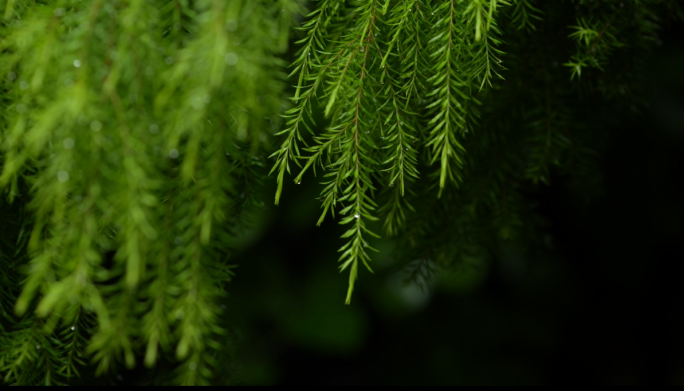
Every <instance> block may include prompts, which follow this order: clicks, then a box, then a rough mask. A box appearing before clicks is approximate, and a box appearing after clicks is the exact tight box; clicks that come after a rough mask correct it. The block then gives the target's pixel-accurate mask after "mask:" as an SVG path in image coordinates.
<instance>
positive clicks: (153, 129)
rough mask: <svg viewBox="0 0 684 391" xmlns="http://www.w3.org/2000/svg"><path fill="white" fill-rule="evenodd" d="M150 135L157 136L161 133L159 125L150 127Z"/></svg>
mask: <svg viewBox="0 0 684 391" xmlns="http://www.w3.org/2000/svg"><path fill="white" fill-rule="evenodd" d="M150 133H151V134H157V133H159V126H157V125H154V124H153V125H150Z"/></svg>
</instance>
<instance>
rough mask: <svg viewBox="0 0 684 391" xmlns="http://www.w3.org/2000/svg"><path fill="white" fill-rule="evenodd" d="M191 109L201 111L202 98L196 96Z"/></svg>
mask: <svg viewBox="0 0 684 391" xmlns="http://www.w3.org/2000/svg"><path fill="white" fill-rule="evenodd" d="M192 107H193V108H194V109H195V110H197V111H199V110H202V109H203V108H204V102H203V101H202V98H200V97H199V96H198V97H196V98H195V99H193V100H192Z"/></svg>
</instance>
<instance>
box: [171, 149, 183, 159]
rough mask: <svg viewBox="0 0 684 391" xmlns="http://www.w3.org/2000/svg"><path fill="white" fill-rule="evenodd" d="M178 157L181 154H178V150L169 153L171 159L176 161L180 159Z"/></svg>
mask: <svg viewBox="0 0 684 391" xmlns="http://www.w3.org/2000/svg"><path fill="white" fill-rule="evenodd" d="M178 155H180V153H178V150H177V149H172V150H170V151H169V157H170V158H171V159H176V158H178Z"/></svg>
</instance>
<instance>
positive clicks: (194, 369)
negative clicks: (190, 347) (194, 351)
mask: <svg viewBox="0 0 684 391" xmlns="http://www.w3.org/2000/svg"><path fill="white" fill-rule="evenodd" d="M188 367H189V368H190V370H191V371H196V370H197V364H196V363H194V362H191V363H190V365H188Z"/></svg>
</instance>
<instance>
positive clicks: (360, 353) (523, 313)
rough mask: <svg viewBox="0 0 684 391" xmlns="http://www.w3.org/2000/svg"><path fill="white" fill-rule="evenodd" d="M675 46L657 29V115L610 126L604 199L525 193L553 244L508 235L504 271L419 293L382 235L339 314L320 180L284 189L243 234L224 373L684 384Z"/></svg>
mask: <svg viewBox="0 0 684 391" xmlns="http://www.w3.org/2000/svg"><path fill="white" fill-rule="evenodd" d="M678 37H684V30H683V29H682V26H681V25H678V26H671V27H669V28H667V29H666V30H665V31H663V32H662V33H661V39H662V41H663V45H662V46H659V47H658V48H657V50H656V51H655V53H654V55H653V56H652V58H651V64H650V65H649V67H650V68H649V69H651V70H652V71H651V72H650V76H649V79H648V80H647V83H646V85H647V90H648V94H647V101H648V102H649V108H648V109H647V110H646V111H644V112H643V114H642V115H641V117H640V119H639V120H637V121H634V120H632V119H629V120H627V119H626V120H625V121H624V123H623V124H622V125H621V126H618V127H616V128H614V129H606V132H610V141H609V143H608V144H607V145H608V148H607V150H606V151H604V152H603V154H602V156H601V165H602V168H603V171H602V173H600V174H601V175H600V176H599V177H601V178H602V180H601V185H600V189H601V192H600V193H599V196H598V197H593V198H592V199H591V201H587V199H585V198H582V197H579V196H577V195H575V193H573V192H571V191H569V190H568V188H569V187H568V180H566V178H562V177H556V178H553V181H552V184H551V186H549V187H544V188H542V189H541V190H540V191H539V192H538V193H535V194H533V195H531V196H530V197H532V198H533V199H534V200H535V201H537V202H538V203H539V209H538V211H539V213H540V214H541V215H542V216H544V217H545V218H546V219H547V220H548V221H549V226H548V227H549V228H548V232H546V233H547V234H549V235H550V237H551V239H552V243H553V250H552V251H546V252H544V253H542V254H541V255H540V254H539V253H538V252H534V253H533V252H532V251H529V249H525V248H520V247H519V246H516V245H515V244H514V243H507V242H502V243H501V251H500V252H501V253H502V254H503V256H502V257H501V259H499V260H498V261H497V262H494V263H491V264H483V263H479V264H477V267H464V268H462V269H461V270H454V271H450V272H442V273H439V274H438V276H437V278H436V280H435V282H434V284H433V287H432V289H431V290H426V291H422V290H420V289H419V288H418V287H416V286H408V287H407V286H404V285H403V284H402V281H403V274H402V273H403V272H402V271H401V270H400V269H399V268H398V266H397V265H395V264H394V263H393V259H392V256H391V254H392V251H391V250H392V248H391V247H392V243H391V241H384V242H383V243H384V245H383V246H384V247H383V248H381V250H383V252H382V253H381V255H379V256H378V257H377V258H375V259H374V267H375V270H376V274H375V275H370V274H369V273H367V272H366V271H365V270H363V271H362V273H361V277H360V280H359V282H358V283H357V290H356V291H355V296H354V301H353V303H352V305H351V306H344V305H343V301H344V298H345V294H346V284H347V274H346V273H345V274H342V275H340V274H338V273H337V270H336V263H335V261H336V257H335V254H334V253H331V250H330V249H335V248H337V247H339V245H340V243H341V242H340V239H339V235H340V233H341V232H340V228H339V226H337V225H336V224H335V223H334V222H331V221H329V222H328V223H326V224H324V225H323V226H322V227H321V228H316V226H315V223H316V220H317V218H318V215H319V213H320V210H319V209H318V205H316V203H312V202H311V201H312V199H314V198H316V196H317V194H318V191H319V188H318V186H317V185H316V181H315V180H314V179H313V178H307V179H305V181H304V183H303V184H302V185H300V186H295V185H293V184H292V185H289V184H288V185H286V188H285V191H284V198H283V201H282V202H281V205H280V206H279V207H275V206H270V202H267V203H268V204H269V205H268V206H266V207H265V208H266V213H259V214H255V215H254V216H253V217H252V219H253V227H254V229H252V230H250V231H248V232H245V233H244V235H243V236H242V237H241V238H240V240H239V243H240V246H241V247H242V249H243V250H239V249H238V255H237V257H236V258H235V259H234V261H235V263H237V264H239V265H240V267H239V269H237V274H238V278H236V279H235V281H234V282H233V283H232V284H231V286H230V288H229V292H230V296H229V298H228V299H227V302H226V306H227V308H228V310H227V311H226V312H227V313H228V314H229V315H227V317H228V319H227V327H229V328H230V331H231V334H232V337H233V340H235V345H234V346H233V348H232V349H233V351H234V356H235V357H237V359H236V360H234V361H231V362H228V363H226V368H225V371H226V373H230V374H231V376H234V377H235V378H236V379H238V381H239V382H242V383H244V384H278V385H290V384H292V385H373V384H377V385H411V384H429V385H458V384H480V385H484V384H505V385H514V384H559V383H560V384H578V385H579V384H582V385H586V384H606V385H670V384H676V385H684V350H683V348H684V338H683V337H682V330H684V322H683V321H682V318H681V317H680V316H679V315H680V312H681V311H682V309H684V289H683V287H682V284H681V281H682V280H683V279H682V276H684V262H683V261H684V257H683V256H682V247H681V246H682V244H683V243H684V240H683V239H684V235H683V233H684V230H683V229H682V228H681V226H682V224H683V222H684V191H683V190H682V188H684V187H683V186H681V182H682V178H684V175H683V173H684V153H683V152H684V44H682V43H681V42H678V41H677V38H678ZM616 115H617V114H616ZM269 186H270V185H269ZM273 193H274V191H273V189H271V188H267V189H266V192H265V198H266V199H267V200H270V199H271V197H270V195H271V194H273Z"/></svg>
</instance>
